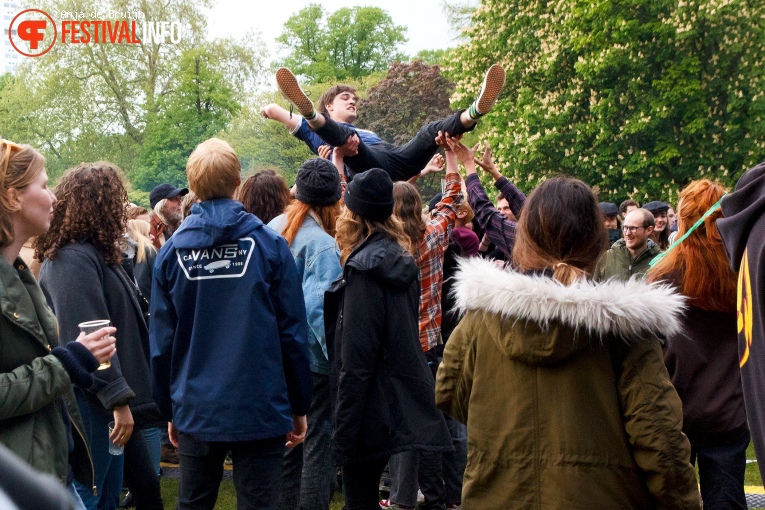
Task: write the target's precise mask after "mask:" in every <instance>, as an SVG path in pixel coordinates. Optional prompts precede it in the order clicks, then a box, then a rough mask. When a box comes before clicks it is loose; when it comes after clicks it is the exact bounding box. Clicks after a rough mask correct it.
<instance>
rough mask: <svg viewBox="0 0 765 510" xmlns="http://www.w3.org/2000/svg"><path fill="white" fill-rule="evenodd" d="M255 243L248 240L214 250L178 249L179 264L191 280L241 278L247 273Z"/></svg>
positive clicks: (240, 240) (213, 248)
mask: <svg viewBox="0 0 765 510" xmlns="http://www.w3.org/2000/svg"><path fill="white" fill-rule="evenodd" d="M254 248H255V241H254V240H252V239H248V238H243V239H239V240H237V242H236V243H231V244H222V245H220V246H215V247H212V248H199V249H193V248H191V249H181V248H179V249H177V251H176V254H177V256H178V264H179V265H180V267H181V269H182V270H183V273H184V274H185V275H186V278H188V279H189V280H210V279H215V278H241V277H242V276H244V273H245V272H246V271H247V265H248V264H249V262H250V257H251V256H252V252H253V249H254Z"/></svg>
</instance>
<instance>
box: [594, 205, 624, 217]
mask: <svg viewBox="0 0 765 510" xmlns="http://www.w3.org/2000/svg"><path fill="white" fill-rule="evenodd" d="M598 207H600V212H601V213H602V214H603V216H616V215H618V214H619V208H618V207H616V204H612V203H611V202H601V203H599V204H598Z"/></svg>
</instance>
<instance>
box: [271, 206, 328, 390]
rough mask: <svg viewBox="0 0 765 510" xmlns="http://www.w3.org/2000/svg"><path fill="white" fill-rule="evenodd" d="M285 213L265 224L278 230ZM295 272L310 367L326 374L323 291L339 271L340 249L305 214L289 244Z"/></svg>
mask: <svg viewBox="0 0 765 510" xmlns="http://www.w3.org/2000/svg"><path fill="white" fill-rule="evenodd" d="M286 223H287V216H286V215H285V214H282V215H280V216H277V217H276V218H274V219H273V220H271V222H270V223H269V224H268V226H269V227H271V228H272V229H274V230H275V231H276V233H277V234H281V233H282V231H283V230H284V227H285V225H286ZM290 251H291V252H292V256H293V257H295V264H296V265H297V268H298V274H300V278H301V280H302V282H303V296H304V297H305V310H306V314H307V315H308V348H309V349H310V350H311V370H312V371H314V372H316V373H319V374H323V375H329V361H328V359H329V357H328V356H327V341H326V337H325V335H324V292H325V291H326V290H327V289H328V288H329V287H330V285H332V282H334V281H335V280H336V279H337V278H338V277H339V276H340V273H341V272H342V270H341V268H340V252H339V250H338V249H337V245H336V244H335V239H334V238H333V237H332V236H330V235H329V234H327V233H326V232H325V231H324V229H323V228H321V226H320V225H319V223H317V221H316V220H315V219H314V218H313V217H311V216H307V217H306V219H305V221H304V222H303V225H302V226H301V227H300V230H298V232H297V235H296V236H295V239H294V240H293V241H292V245H290Z"/></svg>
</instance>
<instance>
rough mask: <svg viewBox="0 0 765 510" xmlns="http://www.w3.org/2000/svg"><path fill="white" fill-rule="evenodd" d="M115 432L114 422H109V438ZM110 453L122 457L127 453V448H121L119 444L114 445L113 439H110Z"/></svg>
mask: <svg viewBox="0 0 765 510" xmlns="http://www.w3.org/2000/svg"><path fill="white" fill-rule="evenodd" d="M112 432H114V422H113V421H110V422H109V436H111V435H112ZM109 453H111V454H112V455H122V454H123V453H125V446H120V445H119V443H113V442H112V440H111V437H110V438H109Z"/></svg>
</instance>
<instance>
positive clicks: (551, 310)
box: [453, 258, 685, 362]
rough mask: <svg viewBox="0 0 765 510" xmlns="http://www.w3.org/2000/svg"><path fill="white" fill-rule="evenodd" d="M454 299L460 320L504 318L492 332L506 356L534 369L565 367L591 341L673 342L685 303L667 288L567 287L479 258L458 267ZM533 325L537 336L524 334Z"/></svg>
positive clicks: (634, 283) (582, 283)
mask: <svg viewBox="0 0 765 510" xmlns="http://www.w3.org/2000/svg"><path fill="white" fill-rule="evenodd" d="M453 292H454V295H455V301H456V307H457V309H458V310H459V311H460V313H461V314H464V313H466V312H483V313H484V314H491V315H498V316H499V317H500V325H499V327H498V328H491V330H492V331H495V332H496V335H498V338H495V341H497V343H498V344H499V345H500V347H501V348H502V349H503V350H504V351H505V352H506V353H507V354H508V356H511V357H516V355H518V354H519V353H524V354H523V355H522V356H520V357H522V358H524V359H526V360H527V361H529V360H533V361H534V362H539V361H541V360H542V359H544V358H547V357H552V358H554V359H555V360H557V361H560V360H561V359H565V358H566V357H568V356H570V355H572V354H573V353H575V352H578V351H579V350H581V349H583V348H586V347H588V346H591V345H592V341H590V339H593V340H595V341H597V342H606V341H609V339H616V340H617V341H624V342H635V341H638V340H640V339H642V338H645V337H647V336H653V335H656V336H659V337H660V338H662V337H665V336H668V335H673V334H676V333H678V332H679V331H680V329H681V325H680V322H679V318H680V315H681V314H682V313H683V311H684V310H685V298H684V297H683V296H682V295H680V294H678V293H676V292H675V290H674V289H673V288H672V287H671V286H669V285H666V284H658V283H653V284H649V283H645V282H643V281H640V280H635V279H633V280H629V281H626V282H622V281H616V280H609V281H607V282H603V283H594V282H592V281H590V280H578V281H576V282H575V283H573V284H572V285H570V286H566V285H563V284H561V283H559V282H558V281H556V280H553V279H552V278H549V277H546V276H542V275H525V274H521V273H517V272H513V271H507V270H504V269H500V268H498V267H497V266H496V265H495V264H494V263H493V262H492V261H486V260H482V259H479V258H470V259H462V260H460V262H459V270H458V272H457V274H456V275H455V284H454V291H453ZM529 322H530V323H534V324H536V325H537V326H538V328H525V325H526V323H529ZM557 326H564V327H565V328H566V329H569V330H571V331H572V332H573V333H574V335H573V340H574V341H573V342H572V341H571V340H572V336H571V335H565V334H564V335H559V334H555V335H549V334H547V332H548V331H549V330H550V329H551V328H553V327H557ZM518 327H521V328H525V330H524V332H523V334H515V332H516V331H517V329H518ZM533 332H536V334H535V333H533ZM582 335H584V336H582ZM580 338H586V339H587V341H581V340H580ZM612 341H613V340H612ZM551 361H553V360H552V359H549V360H548V362H551Z"/></svg>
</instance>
